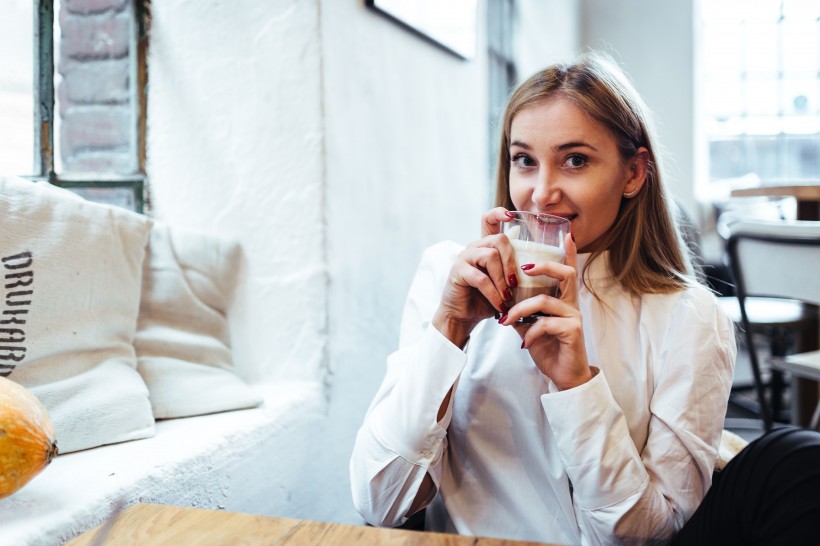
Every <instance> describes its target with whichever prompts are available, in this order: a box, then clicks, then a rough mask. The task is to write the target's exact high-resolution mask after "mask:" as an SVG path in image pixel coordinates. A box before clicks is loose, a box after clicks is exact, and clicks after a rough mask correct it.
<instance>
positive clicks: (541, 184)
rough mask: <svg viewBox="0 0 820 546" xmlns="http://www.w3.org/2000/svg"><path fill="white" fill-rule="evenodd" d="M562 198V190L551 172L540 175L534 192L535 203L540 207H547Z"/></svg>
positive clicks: (533, 200)
mask: <svg viewBox="0 0 820 546" xmlns="http://www.w3.org/2000/svg"><path fill="white" fill-rule="evenodd" d="M560 198H561V191H560V189H559V188H558V184H556V183H555V180H554V179H553V178H552V177H551V176H550V174H549V173H544V174H542V175H541V176H539V177H538V182H537V183H536V185H535V188H534V189H533V192H532V202H533V204H535V205H536V206H537V207H538V208H546V207H547V206H548V205H553V204H555V203H557V202H558V201H559V200H560Z"/></svg>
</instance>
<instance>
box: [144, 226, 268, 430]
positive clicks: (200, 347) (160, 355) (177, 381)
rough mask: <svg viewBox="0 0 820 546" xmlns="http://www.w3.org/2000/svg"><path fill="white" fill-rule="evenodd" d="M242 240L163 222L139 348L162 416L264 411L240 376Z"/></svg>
mask: <svg viewBox="0 0 820 546" xmlns="http://www.w3.org/2000/svg"><path fill="white" fill-rule="evenodd" d="M240 260H241V248H240V246H239V244H238V243H237V242H236V241H233V240H231V239H229V238H225V237H216V236H212V235H208V234H206V233H199V232H196V231H192V230H186V229H182V228H178V227H170V226H168V225H165V224H162V223H159V222H157V223H155V225H154V228H153V230H152V233H151V239H150V243H149V245H148V253H147V257H146V260H145V266H144V272H143V282H142V303H141V305H140V312H139V320H138V324H137V333H136V337H135V340H134V347H135V348H136V351H137V361H138V370H139V372H140V374H142V377H143V379H144V380H145V384H146V385H148V390H149V392H150V398H151V406H152V408H153V412H154V417H156V418H158V419H167V418H174V417H188V416H191V415H202V414H206V413H215V412H220V411H228V410H235V409H243V408H250V407H255V406H258V405H259V404H260V403H261V398H260V397H259V395H258V394H257V393H256V392H255V391H254V390H253V389H251V388H250V387H249V386H248V385H247V384H246V383H245V382H243V381H242V380H241V379H240V378H239V377H238V376H237V375H236V374H235V373H234V365H233V356H232V353H231V340H230V330H229V326H228V320H227V310H228V307H229V304H230V302H231V298H232V296H233V293H234V288H235V285H236V279H237V273H238V270H239V268H240V265H241V263H240Z"/></svg>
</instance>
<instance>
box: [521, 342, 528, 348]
mask: <svg viewBox="0 0 820 546" xmlns="http://www.w3.org/2000/svg"><path fill="white" fill-rule="evenodd" d="M526 343H527V342H526V341H522V342H521V348H522V349H525V347H524V344H526Z"/></svg>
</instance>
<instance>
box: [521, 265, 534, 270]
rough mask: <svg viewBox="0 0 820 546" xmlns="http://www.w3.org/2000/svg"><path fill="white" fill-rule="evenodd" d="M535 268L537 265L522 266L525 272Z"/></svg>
mask: <svg viewBox="0 0 820 546" xmlns="http://www.w3.org/2000/svg"><path fill="white" fill-rule="evenodd" d="M533 267H535V264H524V265H522V266H521V269H523V270H524V271H529V270H530V269H532V268H533Z"/></svg>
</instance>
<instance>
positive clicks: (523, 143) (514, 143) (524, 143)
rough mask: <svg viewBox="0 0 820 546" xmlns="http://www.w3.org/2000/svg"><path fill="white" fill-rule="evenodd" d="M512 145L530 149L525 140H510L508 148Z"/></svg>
mask: <svg viewBox="0 0 820 546" xmlns="http://www.w3.org/2000/svg"><path fill="white" fill-rule="evenodd" d="M513 146H518V147H519V148H524V149H525V150H529V149H530V145H529V144H527V143H526V142H521V141H520V140H513V141H512V142H510V148H512V147H513Z"/></svg>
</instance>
